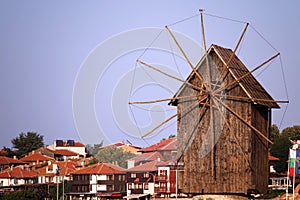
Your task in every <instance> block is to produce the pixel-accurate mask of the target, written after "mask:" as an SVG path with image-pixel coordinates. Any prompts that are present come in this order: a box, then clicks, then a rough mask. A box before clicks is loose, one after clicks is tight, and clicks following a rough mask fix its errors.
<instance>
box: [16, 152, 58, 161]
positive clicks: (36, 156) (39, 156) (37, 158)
mask: <svg viewBox="0 0 300 200" xmlns="http://www.w3.org/2000/svg"><path fill="white" fill-rule="evenodd" d="M20 160H21V161H23V162H35V161H48V160H54V159H53V158H51V157H48V156H44V155H42V154H40V153H34V154H31V155H29V156H25V157H23V158H21V159H20Z"/></svg>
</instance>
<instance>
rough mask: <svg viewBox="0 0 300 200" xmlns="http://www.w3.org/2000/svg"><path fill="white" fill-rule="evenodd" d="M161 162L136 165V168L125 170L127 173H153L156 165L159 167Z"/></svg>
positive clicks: (154, 161)
mask: <svg viewBox="0 0 300 200" xmlns="http://www.w3.org/2000/svg"><path fill="white" fill-rule="evenodd" d="M160 163H161V161H158V160H153V161H151V162H147V163H145V164H142V165H138V166H136V167H132V168H129V169H127V171H128V172H153V171H156V170H157V165H159V164H160Z"/></svg>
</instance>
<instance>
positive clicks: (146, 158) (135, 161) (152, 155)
mask: <svg viewBox="0 0 300 200" xmlns="http://www.w3.org/2000/svg"><path fill="white" fill-rule="evenodd" d="M157 159H159V160H164V158H163V156H162V155H161V153H160V152H157V151H155V152H147V153H143V154H141V155H138V156H136V157H134V158H131V159H129V160H127V166H128V169H129V168H132V167H135V166H138V165H142V164H145V163H147V162H151V161H153V160H157Z"/></svg>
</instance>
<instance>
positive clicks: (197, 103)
mask: <svg viewBox="0 0 300 200" xmlns="http://www.w3.org/2000/svg"><path fill="white" fill-rule="evenodd" d="M206 98H207V95H206V96H204V97H202V98H201V99H200V100H199V101H196V102H195V103H191V104H190V105H189V106H188V107H186V108H185V109H184V110H183V111H182V112H186V111H189V109H190V108H192V107H193V106H195V105H199V102H201V101H204V100H205V99H206ZM178 115H179V114H178V113H177V114H175V115H172V116H171V117H169V118H168V119H166V120H165V121H163V122H162V123H160V124H159V125H158V126H156V127H155V128H153V129H152V130H151V131H149V132H148V133H146V134H145V135H143V136H142V138H145V137H147V136H148V135H150V134H151V133H153V132H154V131H156V130H157V129H159V128H160V127H161V126H162V125H164V124H166V123H167V122H169V121H170V120H171V119H173V118H175V117H177V116H178Z"/></svg>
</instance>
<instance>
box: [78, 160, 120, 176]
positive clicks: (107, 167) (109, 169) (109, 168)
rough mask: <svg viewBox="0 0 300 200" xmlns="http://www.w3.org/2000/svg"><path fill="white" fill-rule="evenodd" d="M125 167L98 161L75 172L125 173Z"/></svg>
mask: <svg viewBox="0 0 300 200" xmlns="http://www.w3.org/2000/svg"><path fill="white" fill-rule="evenodd" d="M125 173H126V172H125V169H123V168H121V167H119V166H114V165H112V164H107V163H97V164H94V165H91V166H88V167H85V168H82V169H79V170H77V171H75V172H74V173H73V174H125Z"/></svg>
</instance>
